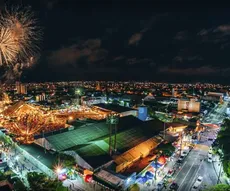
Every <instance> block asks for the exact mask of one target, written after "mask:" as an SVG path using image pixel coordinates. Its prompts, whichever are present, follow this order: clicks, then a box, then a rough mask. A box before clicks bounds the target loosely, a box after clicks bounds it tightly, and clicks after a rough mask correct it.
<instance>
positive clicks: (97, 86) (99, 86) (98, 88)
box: [96, 82, 101, 91]
mask: <svg viewBox="0 0 230 191" xmlns="http://www.w3.org/2000/svg"><path fill="white" fill-rule="evenodd" d="M96 90H97V91H99V90H101V85H100V82H97V85H96Z"/></svg>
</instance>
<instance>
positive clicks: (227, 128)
mask: <svg viewBox="0 0 230 191" xmlns="http://www.w3.org/2000/svg"><path fill="white" fill-rule="evenodd" d="M223 127H224V128H222V129H221V131H220V132H219V134H218V137H217V141H216V142H217V143H218V147H217V148H216V150H219V149H220V150H221V151H222V152H223V153H222V152H220V153H221V154H220V155H222V156H221V158H222V162H223V169H224V172H225V173H226V175H227V176H228V177H230V162H229V159H230V158H229V157H230V148H229V147H228V145H229V144H230V120H229V119H225V120H224V125H223ZM214 145H216V144H214Z"/></svg>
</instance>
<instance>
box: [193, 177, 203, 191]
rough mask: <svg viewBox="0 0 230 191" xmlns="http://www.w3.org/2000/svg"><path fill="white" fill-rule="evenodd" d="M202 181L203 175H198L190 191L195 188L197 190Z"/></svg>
mask: <svg viewBox="0 0 230 191" xmlns="http://www.w3.org/2000/svg"><path fill="white" fill-rule="evenodd" d="M202 181H203V177H202V176H198V178H197V180H196V182H195V183H194V185H193V187H192V189H191V191H196V190H198V188H199V186H200V185H201V183H202Z"/></svg>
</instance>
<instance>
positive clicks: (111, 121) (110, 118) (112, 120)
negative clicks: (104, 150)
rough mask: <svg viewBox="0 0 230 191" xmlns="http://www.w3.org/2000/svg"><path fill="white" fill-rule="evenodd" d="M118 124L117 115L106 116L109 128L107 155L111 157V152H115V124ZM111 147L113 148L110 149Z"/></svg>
mask: <svg viewBox="0 0 230 191" xmlns="http://www.w3.org/2000/svg"><path fill="white" fill-rule="evenodd" d="M118 122H119V114H117V113H110V114H109V115H108V116H107V119H106V123H107V124H108V126H109V154H110V156H111V155H112V151H113V150H114V152H116V151H117V124H118ZM113 128H114V145H113V146H112V134H113ZM112 147H113V148H112Z"/></svg>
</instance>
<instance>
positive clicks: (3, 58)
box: [0, 28, 19, 65]
mask: <svg viewBox="0 0 230 191" xmlns="http://www.w3.org/2000/svg"><path fill="white" fill-rule="evenodd" d="M18 51H19V47H18V44H17V43H16V42H15V40H14V39H13V38H12V33H11V31H10V29H8V28H1V29H0V65H3V63H6V64H10V63H13V62H14V61H15V59H16V56H17V53H18Z"/></svg>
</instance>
